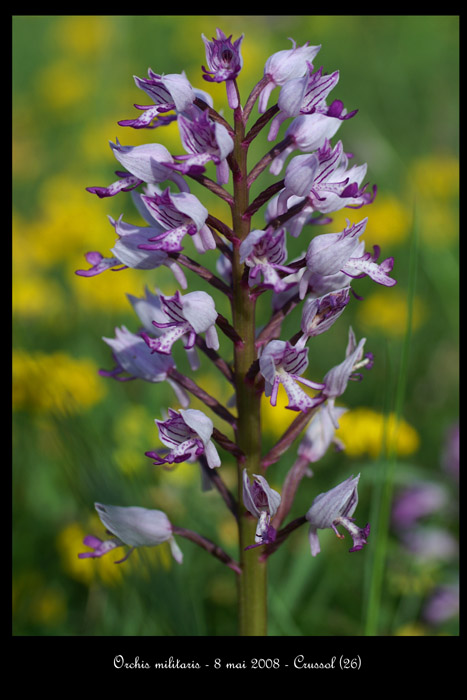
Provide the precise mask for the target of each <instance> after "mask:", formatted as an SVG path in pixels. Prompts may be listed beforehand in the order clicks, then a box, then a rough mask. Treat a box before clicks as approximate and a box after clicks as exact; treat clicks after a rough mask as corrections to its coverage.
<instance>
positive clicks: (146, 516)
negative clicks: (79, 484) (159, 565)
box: [78, 503, 183, 564]
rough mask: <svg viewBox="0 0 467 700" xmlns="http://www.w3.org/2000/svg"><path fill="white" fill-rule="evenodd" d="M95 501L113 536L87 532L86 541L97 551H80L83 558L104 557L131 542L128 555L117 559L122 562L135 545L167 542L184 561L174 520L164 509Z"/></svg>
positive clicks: (173, 553)
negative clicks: (174, 535) (95, 534)
mask: <svg viewBox="0 0 467 700" xmlns="http://www.w3.org/2000/svg"><path fill="white" fill-rule="evenodd" d="M94 505H95V508H96V510H97V514H98V515H99V518H100V519H101V521H102V523H103V525H104V526H105V527H106V529H107V530H108V531H109V532H110V534H111V535H113V537H112V539H110V540H101V539H100V538H99V537H95V536H94V535H88V536H87V537H85V538H84V540H83V543H84V544H85V545H86V546H87V547H92V548H93V550H94V551H92V552H82V553H80V554H78V557H79V558H80V559H87V558H95V557H101V556H102V555H103V554H106V553H107V552H110V551H111V550H112V549H115V547H122V546H124V545H128V546H129V547H130V548H131V549H130V550H129V552H128V553H127V554H126V556H125V557H124V558H123V559H120V561H118V562H115V563H116V564H121V563H122V562H123V561H125V560H126V559H128V557H129V556H130V554H131V553H132V552H133V550H134V549H135V548H136V547H155V546H157V545H158V544H162V543H163V542H168V543H169V545H170V549H171V552H172V556H173V558H174V559H175V561H176V562H178V563H179V564H181V563H182V561H183V554H182V552H181V551H180V548H179V546H178V545H177V543H176V542H175V539H174V537H173V528H172V524H171V523H170V520H169V519H168V517H167V515H166V514H165V513H164V512H163V511H161V510H150V509H148V508H140V507H138V506H130V507H123V506H107V505H102V504H101V503H95V504H94Z"/></svg>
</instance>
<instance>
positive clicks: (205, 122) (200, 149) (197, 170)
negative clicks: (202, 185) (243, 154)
mask: <svg viewBox="0 0 467 700" xmlns="http://www.w3.org/2000/svg"><path fill="white" fill-rule="evenodd" d="M177 122H178V128H179V132H180V139H181V141H182V144H183V147H184V149H185V151H186V152H187V154H188V155H177V156H176V159H177V161H181V162H180V163H178V162H177V163H170V168H172V169H174V170H177V171H179V172H181V173H182V174H184V175H186V174H190V175H197V174H201V173H203V172H204V169H205V168H204V166H205V165H206V163H209V162H211V161H212V162H213V163H214V165H215V166H216V177H217V183H218V184H219V185H225V184H226V183H227V182H228V181H229V172H230V171H229V166H228V163H227V156H228V155H229V154H230V153H231V152H232V151H233V147H234V142H233V139H232V137H231V136H230V134H229V132H228V131H227V129H226V128H225V126H224V125H223V124H220V123H219V122H218V121H214V120H213V119H211V118H210V116H209V110H208V109H205V110H202V109H200V108H199V107H197V106H196V105H190V108H189V109H187V110H185V112H183V113H181V114H179V116H178V120H177Z"/></svg>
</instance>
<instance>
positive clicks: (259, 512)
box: [243, 469, 281, 549]
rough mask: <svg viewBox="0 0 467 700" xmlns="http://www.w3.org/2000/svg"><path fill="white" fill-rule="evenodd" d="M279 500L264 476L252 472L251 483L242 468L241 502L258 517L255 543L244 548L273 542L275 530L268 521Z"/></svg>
mask: <svg viewBox="0 0 467 700" xmlns="http://www.w3.org/2000/svg"><path fill="white" fill-rule="evenodd" d="M280 502H281V497H280V494H279V493H278V492H277V491H274V489H272V488H271V487H270V486H269V484H268V482H267V481H266V479H265V478H264V476H261V475H259V474H253V483H252V484H251V483H250V478H249V476H248V472H247V470H246V469H244V470H243V503H244V505H245V508H246V509H247V510H248V511H249V512H250V513H251V514H252V515H254V516H255V518H258V525H257V527H256V533H255V542H256V544H252V545H249V546H248V547H246V549H252V548H253V547H259V546H260V545H262V544H268V543H269V542H274V540H275V539H276V530H275V529H274V528H273V527H272V526H271V524H270V523H271V520H272V518H273V517H274V516H275V514H276V512H277V509H278V508H279V505H280Z"/></svg>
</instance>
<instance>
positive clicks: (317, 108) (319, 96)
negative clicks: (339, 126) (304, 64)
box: [268, 64, 357, 141]
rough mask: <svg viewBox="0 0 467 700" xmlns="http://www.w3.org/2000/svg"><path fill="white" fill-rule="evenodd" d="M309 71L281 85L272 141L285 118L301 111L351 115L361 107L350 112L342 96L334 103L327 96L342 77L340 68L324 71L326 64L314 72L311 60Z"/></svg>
mask: <svg viewBox="0 0 467 700" xmlns="http://www.w3.org/2000/svg"><path fill="white" fill-rule="evenodd" d="M308 69H309V72H308V74H307V75H305V76H303V77H302V78H294V79H292V80H288V81H287V82H286V83H285V84H284V85H283V86H282V88H281V91H280V93H279V99H278V101H277V106H278V107H279V109H280V112H279V113H278V114H276V116H275V117H274V119H273V120H272V122H271V128H270V131H269V135H268V141H274V139H275V138H276V137H277V134H278V131H279V128H280V126H281V124H282V122H283V121H285V120H286V119H288V118H289V117H297V116H298V115H299V114H313V113H314V112H320V113H321V114H325V115H327V116H329V117H334V118H337V119H350V118H351V117H353V116H354V115H355V113H356V112H357V110H354V111H353V112H350V113H347V111H346V110H345V108H344V105H343V104H342V102H341V101H340V100H334V102H332V103H331V105H330V106H328V105H327V103H326V98H327V96H328V95H329V93H330V92H331V90H332V89H333V88H334V87H335V86H336V85H337V83H338V81H339V71H335V72H334V73H331V74H324V75H323V68H322V67H321V68H320V69H319V70H318V71H316V72H315V73H313V72H312V71H313V66H312V65H311V64H308Z"/></svg>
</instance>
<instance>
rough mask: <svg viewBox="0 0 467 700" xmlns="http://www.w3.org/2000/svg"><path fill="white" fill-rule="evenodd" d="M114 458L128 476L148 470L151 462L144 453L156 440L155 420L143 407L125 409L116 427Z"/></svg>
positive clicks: (120, 414) (134, 406)
mask: <svg viewBox="0 0 467 700" xmlns="http://www.w3.org/2000/svg"><path fill="white" fill-rule="evenodd" d="M114 438H115V445H116V446H115V449H114V450H113V453H112V454H113V458H114V460H115V461H116V463H117V464H118V466H119V467H120V469H121V470H122V471H123V472H125V473H126V474H131V473H135V472H140V471H142V470H143V469H147V467H148V464H149V461H148V458H147V457H145V455H144V452H145V451H146V450H148V449H150V448H151V445H152V441H153V440H154V419H153V418H152V416H151V415H150V413H149V411H148V410H147V409H146V408H145V407H144V406H142V405H130V406H128V407H126V408H123V409H122V410H121V411H120V412H119V414H118V416H117V419H116V421H115V425H114Z"/></svg>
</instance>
